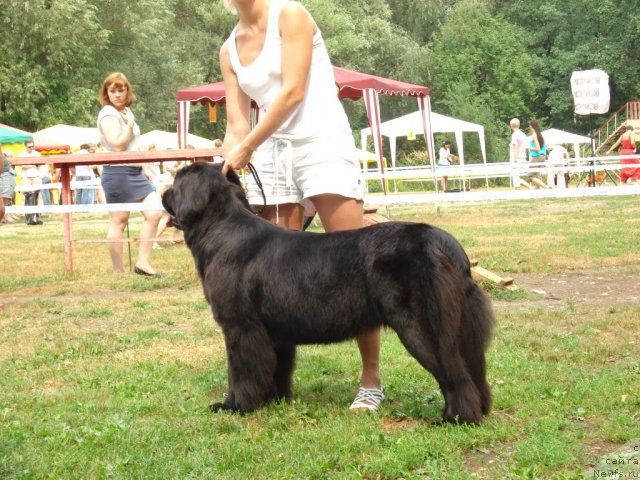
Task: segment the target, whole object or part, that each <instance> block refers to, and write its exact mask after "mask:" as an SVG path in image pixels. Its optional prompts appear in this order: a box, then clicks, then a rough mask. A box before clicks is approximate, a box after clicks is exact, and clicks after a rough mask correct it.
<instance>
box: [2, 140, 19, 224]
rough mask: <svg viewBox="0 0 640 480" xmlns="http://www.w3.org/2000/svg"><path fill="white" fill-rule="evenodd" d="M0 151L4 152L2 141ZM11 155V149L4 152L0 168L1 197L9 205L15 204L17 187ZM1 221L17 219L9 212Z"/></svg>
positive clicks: (6, 221) (9, 221) (10, 221)
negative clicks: (10, 161) (14, 196)
mask: <svg viewBox="0 0 640 480" xmlns="http://www.w3.org/2000/svg"><path fill="white" fill-rule="evenodd" d="M0 152H2V144H1V143H0ZM9 155H11V152H10V151H7V153H4V152H2V169H0V199H2V201H3V205H7V206H11V205H12V204H13V195H14V190H15V188H16V173H15V171H14V170H13V168H11V164H10V163H9ZM0 221H1V222H2V223H13V222H15V221H16V220H15V218H13V217H12V216H11V214H7V215H6V216H5V217H4V218H3V219H0Z"/></svg>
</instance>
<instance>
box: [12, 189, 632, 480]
mask: <svg viewBox="0 0 640 480" xmlns="http://www.w3.org/2000/svg"><path fill="white" fill-rule="evenodd" d="M392 216H393V218H394V219H403V220H412V221H426V222H429V223H434V224H437V225H439V226H441V227H443V228H445V229H446V230H448V231H450V232H451V233H453V234H454V235H455V236H456V237H457V238H459V239H460V240H461V242H462V243H463V245H464V246H465V248H466V249H467V251H468V253H469V256H470V257H474V258H478V259H479V260H480V264H481V265H482V266H484V267H485V268H489V269H492V270H494V271H496V272H504V273H506V274H509V273H517V272H528V273H530V274H540V275H544V274H550V275H553V274H558V273H562V272H565V271H568V270H581V269H584V268H589V269H594V270H598V271H602V272H606V269H607V268H610V267H614V268H616V269H618V270H619V271H624V272H629V273H638V272H640V250H638V248H637V241H638V233H639V231H638V230H639V228H640V223H639V220H638V219H640V204H639V203H638V201H637V198H612V199H606V198H602V199H601V198H595V199H579V200H555V201H530V202H504V203H483V204H474V205H446V204H445V205H441V206H440V208H439V209H436V208H435V207H433V206H420V207H411V208H409V207H394V208H393V209H392ZM74 220H75V221H74V235H75V237H76V238H103V237H104V235H105V232H106V219H105V218H104V217H101V216H99V215H77V216H74ZM138 228H139V220H138V219H136V220H135V221H134V224H133V225H132V232H137V231H138ZM0 246H1V248H2V252H3V263H2V267H1V270H0V292H1V293H0V298H1V299H2V302H3V303H5V310H4V312H0V369H1V370H0V371H2V375H0V478H2V479H5V478H6V479H36V478H37V479H40V478H55V479H58V478H64V479H87V478H89V479H93V478H95V479H102V478H126V479H141V478H149V479H174V478H175V479H187V478H202V479H239V478H256V479H262V478H284V479H327V478H331V479H334V478H335V479H362V478H364V479H401V478H402V479H442V478H446V479H468V478H487V479H578V478H583V477H584V475H585V472H587V477H588V478H593V475H592V474H590V473H588V472H590V468H592V467H593V466H596V465H598V464H599V463H600V464H601V465H604V466H605V467H606V466H607V465H608V464H607V463H606V459H604V457H603V456H604V455H606V454H609V455H611V454H612V453H613V452H616V451H618V450H619V449H620V448H621V447H622V445H623V444H625V443H626V442H628V441H630V440H633V439H638V438H640V421H639V420H640V414H639V412H640V397H639V394H638V392H640V361H639V360H638V359H639V358H640V355H639V354H640V341H638V335H637V331H638V318H640V305H638V304H637V303H635V304H629V303H626V304H625V303H616V301H615V298H612V299H611V300H612V301H611V303H610V304H602V303H600V304H595V305H591V304H588V303H578V304H573V303H570V302H565V303H561V304H558V305H556V306H554V307H548V306H547V305H546V304H544V303H541V302H539V301H536V298H537V297H536V296H534V295H532V294H531V293H529V292H527V291H525V290H522V289H521V290H517V291H514V292H511V291H507V290H502V289H499V288H496V287H495V286H492V285H491V284H489V283H483V287H484V288H485V289H486V290H487V291H488V292H489V294H490V296H491V297H492V298H493V299H494V300H496V301H497V302H499V303H500V304H501V305H502V306H501V307H500V308H498V309H497V310H496V313H497V328H496V332H495V338H494V340H493V343H492V345H491V348H490V350H489V353H488V364H489V381H490V383H491V386H492V390H493V395H494V406H493V412H492V413H491V414H490V415H489V416H488V417H487V419H486V421H485V423H484V424H482V425H481V426H477V427H469V426H456V425H440V424H438V420H439V418H440V414H441V409H442V405H443V400H442V396H441V394H440V392H439V390H438V388H437V384H436V382H435V381H434V379H433V378H432V377H431V376H430V375H429V374H428V373H426V372H425V371H423V370H422V369H421V368H420V367H419V366H418V365H417V364H416V362H415V360H413V358H411V357H410V356H409V355H408V354H407V353H406V351H405V350H404V348H403V347H402V346H401V344H400V342H399V341H398V339H397V338H396V336H395V334H393V332H390V331H385V332H383V338H382V359H381V364H382V374H383V377H384V381H385V385H386V388H387V399H386V400H385V402H384V405H383V408H382V410H381V411H380V412H379V413H378V414H374V415H366V414H365V415H354V414H351V413H349V412H348V411H347V406H348V405H349V402H350V401H351V400H352V397H353V395H354V393H355V390H356V386H357V382H358V377H359V371H360V359H359V356H358V354H357V348H356V346H355V344H354V343H353V342H347V343H343V344H338V345H331V346H308V347H302V348H300V349H299V358H298V366H297V369H296V372H295V386H294V390H295V394H294V400H293V401H292V402H291V403H288V404H277V405H269V406H268V407H266V408H264V409H262V410H259V411H257V412H255V413H252V414H249V415H231V414H227V413H217V414H212V413H210V412H208V410H207V409H206V406H207V405H208V404H209V403H211V402H213V401H216V400H219V399H221V398H222V396H223V394H224V391H225V389H226V360H225V352H224V344H223V339H222V337H221V332H220V330H219V328H218V327H217V325H216V324H215V323H214V322H213V319H212V318H211V313H210V311H209V308H208V305H207V303H206V301H204V299H203V296H202V292H201V287H200V284H199V281H198V279H197V277H196V275H195V272H194V268H193V262H192V260H191V257H190V254H189V252H188V251H187V250H186V248H185V247H184V246H180V245H173V246H166V247H165V248H164V249H163V250H158V251H154V265H156V266H157V268H158V269H159V270H161V271H163V272H164V273H165V274H166V275H165V277H164V278H162V279H159V280H153V279H143V278H138V277H135V276H133V275H115V274H113V273H111V271H110V268H109V260H108V255H107V252H106V246H105V245H104V244H76V245H75V247H74V250H75V251H74V255H75V256H74V261H75V267H76V268H75V270H74V272H73V273H65V272H64V271H63V268H64V267H63V265H64V264H63V258H62V226H61V221H60V218H58V217H55V216H52V217H48V218H47V224H46V225H45V226H44V227H42V228H39V227H38V228H36V227H26V226H23V225H13V226H3V227H1V228H0ZM133 254H134V257H135V250H134V252H133ZM613 454H614V453H613ZM631 455H632V454H631ZM613 458H617V457H615V454H614V457H613ZM625 458H626V457H625ZM630 458H633V457H630ZM635 458H637V457H635ZM609 466H611V465H610V464H609ZM610 470H613V469H610ZM630 471H633V470H630ZM639 475H640V473H639ZM630 478H634V477H630Z"/></svg>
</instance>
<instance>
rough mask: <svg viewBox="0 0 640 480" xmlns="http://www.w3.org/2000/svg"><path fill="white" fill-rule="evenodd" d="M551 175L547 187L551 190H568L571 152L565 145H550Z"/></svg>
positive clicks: (549, 161)
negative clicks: (567, 176) (568, 169)
mask: <svg viewBox="0 0 640 480" xmlns="http://www.w3.org/2000/svg"><path fill="white" fill-rule="evenodd" d="M548 150H549V159H548V164H549V174H548V175H547V185H548V186H549V188H567V178H566V175H567V168H566V167H567V166H568V165H569V151H568V150H567V147H566V146H565V145H549V146H548Z"/></svg>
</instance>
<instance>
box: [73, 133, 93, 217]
mask: <svg viewBox="0 0 640 480" xmlns="http://www.w3.org/2000/svg"><path fill="white" fill-rule="evenodd" d="M92 151H93V152H95V147H94V146H93V145H90V144H88V143H83V144H82V145H80V150H78V152H76V155H78V154H81V155H87V154H89V153H90V152H92ZM74 170H75V176H74V178H73V180H74V181H76V182H88V181H90V182H93V181H94V180H95V178H96V175H95V173H94V172H93V168H92V167H91V165H76V166H75V168H74ZM93 202H94V193H93V188H92V187H90V188H78V189H77V190H76V203H77V204H78V205H93Z"/></svg>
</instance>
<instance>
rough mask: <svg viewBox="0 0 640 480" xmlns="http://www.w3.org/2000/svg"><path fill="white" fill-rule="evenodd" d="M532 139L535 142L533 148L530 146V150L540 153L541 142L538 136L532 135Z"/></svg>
mask: <svg viewBox="0 0 640 480" xmlns="http://www.w3.org/2000/svg"><path fill="white" fill-rule="evenodd" d="M531 138H532V140H533V145H534V146H533V147H532V146H531V145H529V150H532V151H534V152H539V151H540V148H541V147H540V142H539V141H538V135H536V134H535V133H534V134H533V135H531Z"/></svg>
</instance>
